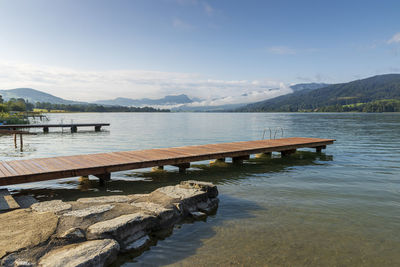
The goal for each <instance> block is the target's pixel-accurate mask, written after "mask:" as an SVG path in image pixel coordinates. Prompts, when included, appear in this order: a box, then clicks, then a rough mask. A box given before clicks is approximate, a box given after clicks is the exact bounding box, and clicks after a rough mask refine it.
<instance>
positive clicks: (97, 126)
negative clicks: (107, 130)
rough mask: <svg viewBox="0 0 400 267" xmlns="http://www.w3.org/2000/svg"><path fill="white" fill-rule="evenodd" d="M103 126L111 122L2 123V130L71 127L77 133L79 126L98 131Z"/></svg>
mask: <svg viewBox="0 0 400 267" xmlns="http://www.w3.org/2000/svg"><path fill="white" fill-rule="evenodd" d="M102 126H110V124H109V123H66V124H8V125H0V130H3V129H6V130H17V129H28V128H43V132H45V133H48V132H49V128H71V132H72V133H76V132H77V131H78V127H94V130H95V131H96V132H98V131H100V130H101V127H102Z"/></svg>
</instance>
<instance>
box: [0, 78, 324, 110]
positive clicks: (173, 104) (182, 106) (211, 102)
mask: <svg viewBox="0 0 400 267" xmlns="http://www.w3.org/2000/svg"><path fill="white" fill-rule="evenodd" d="M325 85H326V84H323V83H318V84H317V83H309V84H296V85H292V86H290V87H285V86H283V87H279V88H269V89H265V90H256V91H247V92H246V93H242V94H240V95H231V96H225V97H219V98H212V99H200V98H195V97H193V98H190V97H189V96H187V95H186V94H180V95H167V96H165V97H163V98H159V99H150V98H142V99H131V98H125V97H117V98H115V99H112V100H99V101H94V102H91V103H90V104H98V105H106V106H126V107H145V106H149V107H156V108H168V109H172V110H174V111H221V110H227V109H235V108H239V107H242V106H244V105H246V104H248V103H253V102H256V101H258V100H265V99H269V98H273V97H275V96H280V95H285V94H288V93H292V92H293V91H301V90H313V89H316V88H320V87H323V86H325ZM0 95H2V96H3V99H4V100H9V99H10V98H23V99H25V100H27V101H29V102H31V103H36V102H48V103H51V104H70V105H73V104H84V105H85V104H89V103H88V102H78V101H72V100H65V99H63V98H60V97H56V96H53V95H51V94H48V93H44V92H41V91H39V90H35V89H31V88H17V89H9V90H0Z"/></svg>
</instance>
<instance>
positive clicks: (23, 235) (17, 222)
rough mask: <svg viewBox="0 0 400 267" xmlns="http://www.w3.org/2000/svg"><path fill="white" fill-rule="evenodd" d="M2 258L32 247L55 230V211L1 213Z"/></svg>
mask: <svg viewBox="0 0 400 267" xmlns="http://www.w3.org/2000/svg"><path fill="white" fill-rule="evenodd" d="M0 222H1V227H0V258H2V257H4V256H5V255H6V254H8V253H11V252H15V251H18V250H21V249H25V248H32V247H34V246H37V245H39V244H41V243H43V242H45V241H47V240H48V239H49V238H50V236H51V235H52V234H53V233H54V232H55V230H56V227H57V223H58V217H57V216H56V215H55V214H54V213H49V212H48V213H36V212H30V211H29V210H28V209H23V210H14V211H11V212H7V213H3V214H0Z"/></svg>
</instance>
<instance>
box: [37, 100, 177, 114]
mask: <svg viewBox="0 0 400 267" xmlns="http://www.w3.org/2000/svg"><path fill="white" fill-rule="evenodd" d="M35 108H36V109H46V110H48V111H50V112H51V111H52V110H54V111H57V112H61V111H67V112H169V111H170V110H169V109H156V108H151V107H143V108H139V107H123V106H102V105H96V104H72V105H70V104H51V103H47V102H37V103H36V104H35Z"/></svg>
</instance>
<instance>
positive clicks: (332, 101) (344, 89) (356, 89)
mask: <svg viewBox="0 0 400 267" xmlns="http://www.w3.org/2000/svg"><path fill="white" fill-rule="evenodd" d="M383 99H400V74H385V75H377V76H373V77H370V78H366V79H362V80H356V81H352V82H348V83H340V84H333V85H328V86H325V87H322V88H319V89H314V90H311V91H310V90H301V91H297V92H293V93H292V94H288V95H283V96H279V97H276V98H273V99H269V100H265V101H261V102H257V103H253V104H249V105H246V106H245V107H242V108H239V109H237V110H236V111H249V112H255V111H292V112H293V111H294V112H295V111H301V110H315V109H319V108H322V107H327V106H343V105H351V104H357V103H369V102H372V101H377V100H383Z"/></svg>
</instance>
